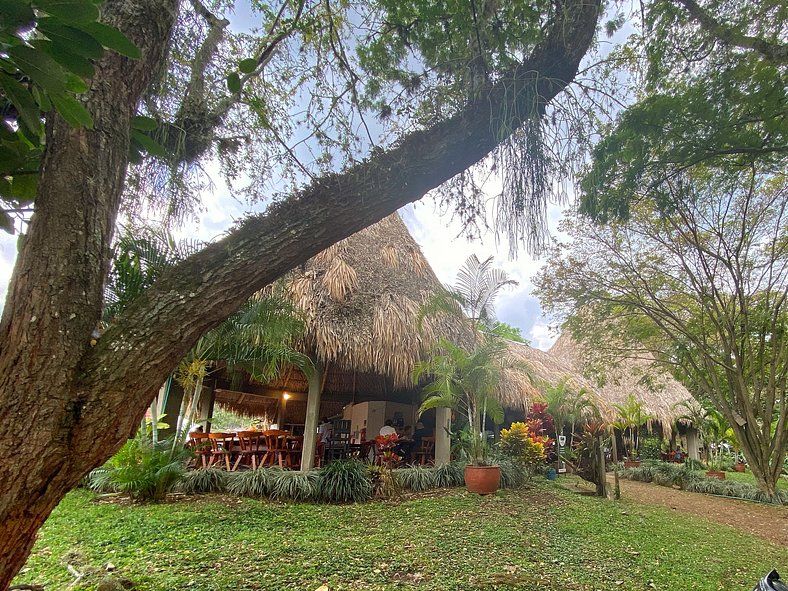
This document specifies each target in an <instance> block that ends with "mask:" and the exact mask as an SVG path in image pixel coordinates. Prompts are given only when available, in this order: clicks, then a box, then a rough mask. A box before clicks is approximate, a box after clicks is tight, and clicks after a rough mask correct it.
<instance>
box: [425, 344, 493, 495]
mask: <svg viewBox="0 0 788 591" xmlns="http://www.w3.org/2000/svg"><path fill="white" fill-rule="evenodd" d="M504 352H505V345H504V343H503V341H501V340H500V339H499V338H496V337H495V336H494V335H486V336H485V337H484V338H483V340H482V343H481V344H480V345H477V346H476V347H475V348H474V349H473V350H472V351H471V352H467V351H466V350H465V349H463V348H462V347H460V346H458V345H455V344H454V343H452V342H450V341H448V340H446V339H441V340H440V341H439V342H438V345H437V347H436V351H435V354H434V355H432V356H431V358H430V359H429V360H427V361H424V362H421V363H418V364H417V365H416V367H415V369H414V373H413V380H414V382H416V383H418V382H419V380H421V379H422V378H425V377H426V378H428V379H429V380H431V381H430V382H429V383H428V384H427V385H426V386H425V387H424V389H423V394H424V396H425V398H424V402H422V404H421V407H420V408H419V413H423V412H424V411H426V410H429V409H431V408H451V409H453V410H455V411H457V412H458V413H461V414H462V415H464V416H465V417H467V419H468V426H469V434H470V441H469V459H470V464H468V466H467V467H466V468H465V484H466V486H467V488H468V490H469V491H470V492H476V493H479V494H490V493H494V492H495V491H496V490H498V487H499V486H500V482H501V469H500V467H499V466H495V465H488V451H489V449H488V444H487V435H486V433H485V431H484V422H485V421H484V418H485V417H487V416H489V417H490V418H491V419H492V420H493V421H494V422H496V423H500V422H502V421H503V408H502V407H501V405H500V403H499V402H498V401H497V400H496V399H495V398H493V396H492V394H493V392H494V391H495V388H496V386H497V385H498V382H499V381H500V379H501V375H502V372H503V370H504V366H503V364H502V359H504V358H505V355H504Z"/></svg>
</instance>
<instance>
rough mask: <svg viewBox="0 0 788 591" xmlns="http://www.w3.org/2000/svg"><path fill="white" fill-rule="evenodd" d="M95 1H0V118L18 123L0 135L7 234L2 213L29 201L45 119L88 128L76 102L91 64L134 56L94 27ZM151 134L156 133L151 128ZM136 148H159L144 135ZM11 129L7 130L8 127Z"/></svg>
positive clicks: (0, 202)
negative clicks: (51, 115) (108, 53)
mask: <svg viewBox="0 0 788 591" xmlns="http://www.w3.org/2000/svg"><path fill="white" fill-rule="evenodd" d="M98 4H99V3H96V2H94V1H93V0H33V1H32V2H31V1H30V0H0V111H2V112H3V113H5V114H8V115H6V119H7V120H8V119H9V118H13V117H14V114H15V116H16V121H15V123H16V124H17V126H18V130H17V131H16V132H11V131H9V130H4V132H3V133H2V134H0V171H1V172H2V173H3V174H4V178H3V179H2V182H0V213H2V215H0V227H2V228H3V229H5V230H6V231H11V230H12V229H13V220H12V218H11V217H10V216H9V215H8V213H5V212H3V211H2V209H3V208H5V204H6V203H7V204H8V209H9V210H10V209H13V210H17V209H19V206H20V204H29V203H30V202H32V200H33V198H34V196H35V188H36V186H37V182H38V181H37V178H38V176H37V171H38V167H39V164H40V160H41V153H42V149H43V146H42V144H41V142H42V139H43V135H44V133H43V119H44V114H45V113H48V112H51V111H52V109H53V108H54V109H55V110H56V111H57V113H58V114H59V115H60V116H61V117H62V118H63V119H64V120H65V121H66V122H67V123H68V124H69V125H71V126H73V127H84V128H87V129H90V128H92V127H93V118H92V116H91V114H90V112H89V110H88V109H87V108H86V107H85V105H84V104H83V103H82V102H80V101H79V100H78V99H77V98H76V97H75V95H78V94H81V93H83V92H86V91H87V90H88V83H87V80H90V79H91V78H92V77H93V76H94V75H95V67H94V65H93V61H94V60H97V59H100V58H101V57H102V56H103V55H104V51H105V48H108V49H112V50H115V51H117V52H118V53H120V54H122V55H125V56H127V57H130V58H138V57H139V55H140V53H139V50H138V49H137V48H136V47H135V46H134V44H133V43H132V42H131V41H130V40H129V39H128V38H127V37H126V36H125V35H123V33H121V32H120V31H118V30H116V29H114V28H112V27H110V26H107V25H104V24H102V23H98V22H96V19H98V17H99V10H98ZM153 128H155V126H154V127H153ZM153 128H149V129H145V130H141V131H137V132H135V133H136V134H137V137H136V143H137V145H139V146H140V147H141V149H144V150H147V151H148V152H151V153H155V154H157V155H159V154H163V151H164V149H163V148H162V147H161V146H160V145H159V144H158V143H156V142H155V141H154V140H152V139H150V138H149V137H147V136H146V135H145V134H144V133H142V131H149V130H151V129H153ZM12 129H14V128H13V126H12Z"/></svg>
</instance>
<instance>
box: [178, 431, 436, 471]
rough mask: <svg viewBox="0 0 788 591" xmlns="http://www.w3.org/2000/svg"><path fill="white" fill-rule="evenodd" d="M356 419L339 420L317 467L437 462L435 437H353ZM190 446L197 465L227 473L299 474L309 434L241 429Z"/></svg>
mask: <svg viewBox="0 0 788 591" xmlns="http://www.w3.org/2000/svg"><path fill="white" fill-rule="evenodd" d="M350 424H351V422H350V421H344V420H340V421H334V422H333V423H332V424H331V429H330V430H327V431H328V437H327V438H326V440H325V441H319V442H318V443H317V444H316V446H315V454H314V460H313V466H314V467H316V468H320V467H322V466H323V465H324V464H325V463H327V462H330V461H333V460H345V459H356V460H359V461H361V462H365V463H371V464H374V465H376V466H386V467H388V468H394V467H399V466H404V465H406V464H419V465H427V464H433V463H434V460H435V457H434V451H435V437H434V436H424V437H419V438H418V439H414V438H411V437H408V436H407V435H402V436H400V435H398V434H397V433H396V432H395V433H393V434H391V435H378V436H377V437H375V438H373V439H369V440H366V439H365V440H359V441H356V440H355V439H350V438H349V437H348V435H349V433H350ZM186 446H187V447H188V448H190V449H191V450H192V451H193V452H194V453H195V456H196V457H195V460H194V461H193V463H192V467H193V468H195V469H207V468H217V469H221V470H227V471H233V472H234V471H237V470H256V469H258V468H267V467H279V468H281V469H284V470H299V469H300V468H301V464H302V456H303V454H304V436H303V435H294V434H293V433H292V432H291V431H286V430H281V429H268V430H265V431H257V430H252V431H237V432H224V431H222V432H216V433H205V432H203V431H192V432H190V433H189V436H188V440H187V442H186Z"/></svg>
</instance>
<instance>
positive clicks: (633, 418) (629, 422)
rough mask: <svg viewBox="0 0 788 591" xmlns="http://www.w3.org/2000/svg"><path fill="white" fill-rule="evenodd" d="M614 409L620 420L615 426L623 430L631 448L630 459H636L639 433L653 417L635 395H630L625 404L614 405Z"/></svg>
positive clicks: (625, 440) (629, 451)
mask: <svg viewBox="0 0 788 591" xmlns="http://www.w3.org/2000/svg"><path fill="white" fill-rule="evenodd" d="M613 408H615V409H616V411H618V420H617V421H616V422H615V424H614V426H615V427H617V428H619V429H621V431H622V433H623V434H624V442H625V444H626V445H627V446H628V447H629V450H628V453H629V454H630V456H629V457H630V458H634V457H635V456H636V455H637V449H638V431H639V429H640V427H642V426H643V425H645V424H646V423H647V422H648V421H650V420H652V419H653V417H652V416H651V415H649V414H648V413H647V412H646V411H645V409H644V408H643V403H642V402H640V401H639V400H637V399H636V398H635V396H634V394H630V395H629V396H628V397H627V399H626V401H625V402H624V403H623V404H614V405H613Z"/></svg>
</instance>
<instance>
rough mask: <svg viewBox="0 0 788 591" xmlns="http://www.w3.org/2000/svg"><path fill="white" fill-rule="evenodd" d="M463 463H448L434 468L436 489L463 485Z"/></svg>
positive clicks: (464, 464)
mask: <svg viewBox="0 0 788 591" xmlns="http://www.w3.org/2000/svg"><path fill="white" fill-rule="evenodd" d="M466 465H467V464H466V463H465V462H458V461H454V462H450V463H448V464H441V465H439V466H435V468H434V470H435V486H436V488H454V487H456V486H462V485H463V484H465V466H466Z"/></svg>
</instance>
